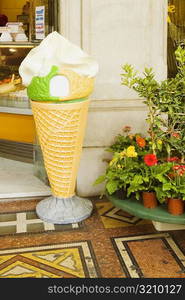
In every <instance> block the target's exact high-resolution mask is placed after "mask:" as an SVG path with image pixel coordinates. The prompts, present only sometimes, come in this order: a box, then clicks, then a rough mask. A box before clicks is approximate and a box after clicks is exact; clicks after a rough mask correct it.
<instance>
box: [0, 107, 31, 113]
mask: <svg viewBox="0 0 185 300" xmlns="http://www.w3.org/2000/svg"><path fill="white" fill-rule="evenodd" d="M0 113H7V114H16V115H32V110H31V109H30V108H17V107H8V106H0Z"/></svg>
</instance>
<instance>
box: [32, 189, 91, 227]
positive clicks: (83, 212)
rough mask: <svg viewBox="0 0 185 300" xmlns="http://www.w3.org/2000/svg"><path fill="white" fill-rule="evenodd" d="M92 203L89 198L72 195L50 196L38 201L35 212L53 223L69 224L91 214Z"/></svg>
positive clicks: (44, 219)
mask: <svg viewBox="0 0 185 300" xmlns="http://www.w3.org/2000/svg"><path fill="white" fill-rule="evenodd" d="M92 210H93V205H92V203H91V201H90V200H88V199H84V198H80V197H78V196H76V195H75V196H73V197H71V198H57V197H54V196H51V197H49V198H46V199H44V200H42V201H40V202H39V203H38V204H37V206H36V213H37V215H38V216H39V218H40V219H42V220H43V221H45V222H47V223H53V224H71V223H77V222H80V221H82V220H84V219H86V218H88V217H89V216H90V215H91V212H92Z"/></svg>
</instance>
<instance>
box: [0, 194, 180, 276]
mask: <svg viewBox="0 0 185 300" xmlns="http://www.w3.org/2000/svg"><path fill="white" fill-rule="evenodd" d="M38 201H40V199H34V200H29V201H28V200H26V201H23V200H21V201H14V202H0V277H1V278H4V277H10V278H12V277H13V278H19V277H21V278H24V277H34V278H42V277H44V278H48V277H49V278H54V277H56V278H57V277H63V278H73V277H81V278H100V277H103V278H111V277H113V278H125V277H130V278H140V277H142V278H143V277H145V278H166V277H171V278H185V230H178V231H169V232H158V231H156V229H155V228H154V227H153V225H152V223H151V222H150V221H146V220H141V219H138V218H136V217H133V216H131V215H129V214H128V213H126V212H123V211H121V210H119V209H117V208H115V207H113V206H112V204H111V203H110V202H109V201H107V200H106V199H101V200H100V199H92V201H93V204H94V211H93V214H92V216H91V217H90V218H88V219H87V220H85V221H83V222H81V223H78V224H71V225H52V224H49V223H45V222H43V221H42V220H40V219H38V217H37V215H36V214H35V206H36V204H37V202H38ZM58 226H59V227H58Z"/></svg>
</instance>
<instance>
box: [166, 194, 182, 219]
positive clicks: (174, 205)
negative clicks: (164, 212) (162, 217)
mask: <svg viewBox="0 0 185 300" xmlns="http://www.w3.org/2000/svg"><path fill="white" fill-rule="evenodd" d="M167 208H168V212H169V213H170V214H172V215H182V214H183V213H184V201H183V200H182V199H178V198H170V199H168V202H167Z"/></svg>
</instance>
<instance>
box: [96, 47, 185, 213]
mask: <svg viewBox="0 0 185 300" xmlns="http://www.w3.org/2000/svg"><path fill="white" fill-rule="evenodd" d="M175 55H176V59H177V61H178V73H177V75H176V77H175V78H168V79H166V80H163V81H161V82H158V81H157V80H156V79H155V76H154V73H153V70H152V68H145V70H144V72H143V74H142V75H140V76H139V75H138V73H137V72H136V71H135V70H134V68H133V66H131V65H129V64H126V65H124V66H123V67H122V70H123V72H122V74H121V78H122V84H123V85H125V86H127V87H129V88H131V89H133V90H135V91H136V92H137V93H138V95H139V96H140V97H142V98H144V100H143V101H144V103H145V104H146V105H147V106H148V116H147V119H146V122H147V123H148V136H147V137H143V136H142V134H131V133H130V127H129V126H126V127H125V128H124V135H119V136H117V137H116V140H115V142H114V144H113V145H111V146H110V148H109V151H112V152H113V158H112V160H111V161H110V162H109V165H108V167H107V170H106V173H105V174H104V175H102V176H100V177H99V178H98V179H97V181H96V183H100V182H103V181H105V189H106V191H107V192H108V193H109V194H113V193H115V192H116V191H119V190H120V189H122V190H124V192H125V195H126V197H127V198H130V197H132V196H134V197H135V198H136V199H138V200H139V199H140V197H141V195H142V198H143V199H146V195H147V196H149V198H150V199H151V195H152V198H154V204H147V206H148V207H154V206H155V205H156V204H157V201H156V198H157V200H158V201H159V202H160V203H164V202H165V201H166V199H168V203H169V204H170V202H171V199H172V198H175V199H176V200H177V198H178V199H181V200H185V182H184V173H183V174H182V171H184V169H183V168H184V167H182V166H184V158H185V147H184V143H185V126H184V125H185V106H184V102H185V97H184V96H185V50H184V49H183V48H181V47H178V49H177V50H176V52H175ZM175 164H176V165H175ZM177 166H180V167H177ZM175 168H177V170H175ZM178 168H179V169H178ZM176 171H177V172H176ZM178 172H180V173H178ZM169 199H170V200H169ZM144 203H145V202H144ZM176 203H177V201H176ZM183 203H184V202H183Z"/></svg>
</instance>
